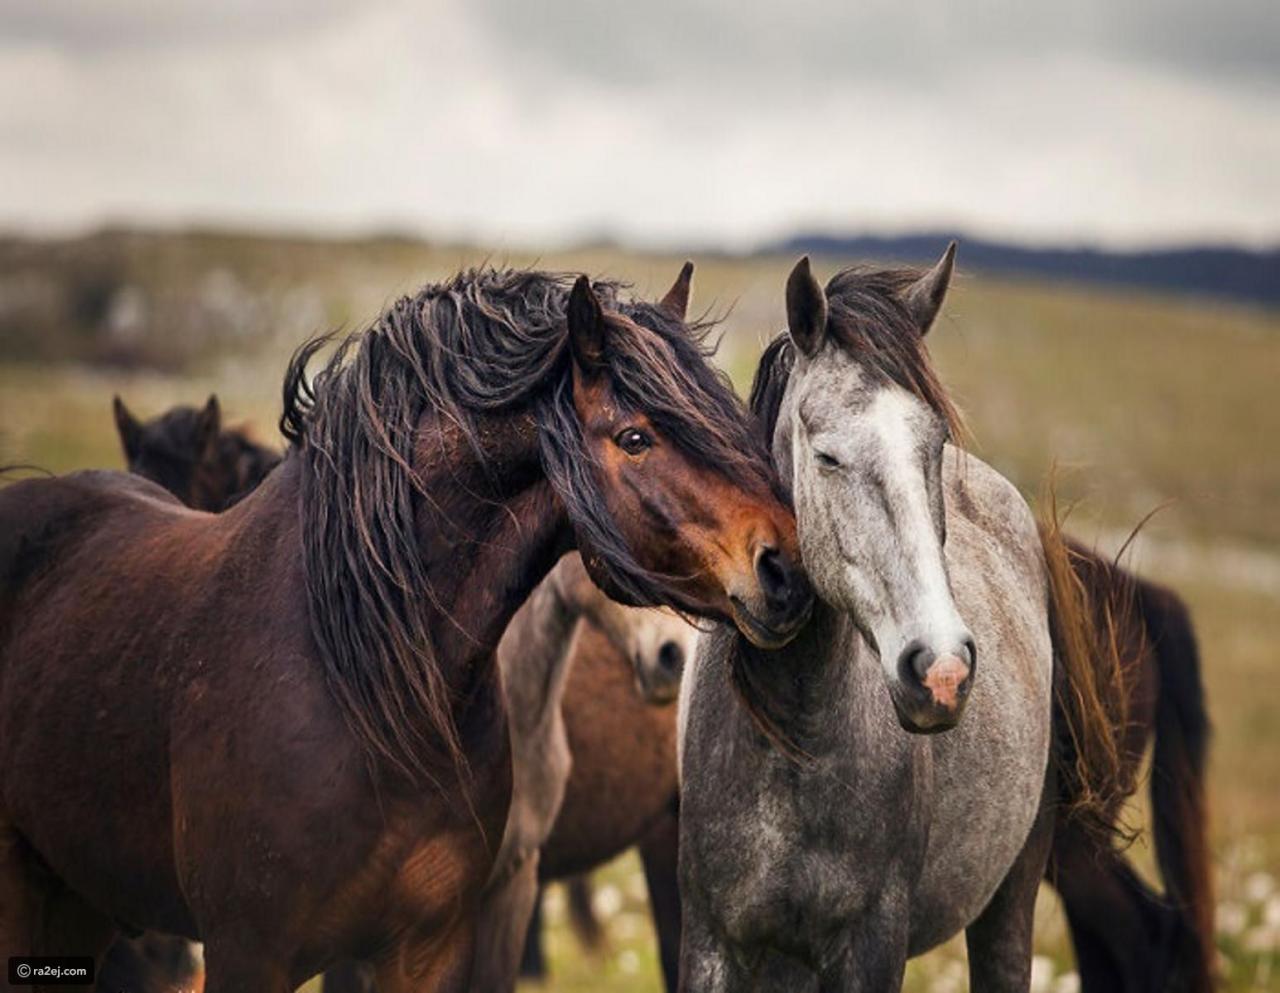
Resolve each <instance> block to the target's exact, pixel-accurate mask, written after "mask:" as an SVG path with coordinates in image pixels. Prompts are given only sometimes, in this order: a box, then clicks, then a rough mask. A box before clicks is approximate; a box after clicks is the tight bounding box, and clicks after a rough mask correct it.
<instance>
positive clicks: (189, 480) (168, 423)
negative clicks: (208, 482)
mask: <svg viewBox="0 0 1280 993" xmlns="http://www.w3.org/2000/svg"><path fill="white" fill-rule="evenodd" d="M112 408H113V409H114V411H115V418H116V430H117V431H118V432H119V433H120V443H121V445H122V446H123V447H124V457H125V463H126V464H127V466H128V468H129V471H130V472H132V473H135V474H137V475H139V476H142V477H144V478H146V479H149V480H151V481H152V482H153V483H159V484H160V485H161V486H163V487H164V488H165V489H166V490H168V491H169V492H170V493H172V494H173V495H174V496H176V497H177V498H178V499H179V500H181V501H182V502H183V503H185V504H187V505H188V506H200V500H199V497H200V494H199V493H197V492H196V490H197V488H198V486H197V480H198V477H199V475H200V473H199V471H198V470H199V467H200V466H201V464H202V463H203V462H205V461H207V460H208V459H209V458H210V457H211V456H212V454H213V451H214V447H215V446H216V445H217V441H218V433H219V431H220V430H221V428H222V413H221V410H220V409H219V407H218V398H217V397H216V396H212V395H211V396H210V397H209V400H208V402H206V403H205V405H204V406H203V407H201V408H200V409H199V410H197V409H196V408H195V407H185V406H182V407H174V408H172V409H171V410H168V411H166V412H165V413H164V414H162V415H160V416H159V417H156V418H152V419H151V420H149V421H139V420H138V419H137V418H136V417H134V416H133V414H132V413H131V412H130V411H129V408H128V407H126V406H125V404H124V401H123V400H121V399H120V398H119V397H118V396H117V397H115V398H113V400H112ZM200 509H209V510H212V509H221V508H214V507H207V508H206V507H202V506H201V507H200Z"/></svg>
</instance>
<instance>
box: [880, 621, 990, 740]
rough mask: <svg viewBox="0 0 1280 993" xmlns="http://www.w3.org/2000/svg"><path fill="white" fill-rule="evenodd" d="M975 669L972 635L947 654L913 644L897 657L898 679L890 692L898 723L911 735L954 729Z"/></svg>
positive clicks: (966, 636) (946, 652)
mask: <svg viewBox="0 0 1280 993" xmlns="http://www.w3.org/2000/svg"><path fill="white" fill-rule="evenodd" d="M976 667H977V650H976V648H975V646H974V643H973V638H972V637H971V636H969V635H965V636H964V637H963V638H962V639H961V640H960V644H959V645H958V646H957V647H955V648H954V649H952V650H950V651H945V652H936V651H934V650H933V649H932V648H930V647H929V646H928V645H926V644H925V643H924V642H921V641H913V642H912V643H911V644H909V645H908V646H907V647H906V648H905V649H903V651H902V654H901V655H900V656H899V657H898V679H897V682H896V685H894V686H893V688H892V693H891V695H892V697H893V705H894V709H895V710H896V711H897V714H898V723H900V724H901V725H902V727H903V728H904V729H905V730H907V731H909V732H911V733H912V734H937V733H939V732H941V731H949V730H950V729H951V728H953V727H955V726H956V725H957V724H959V723H960V718H961V716H962V715H963V714H964V705H965V702H966V701H967V700H968V699H969V691H970V690H971V689H972V688H973V676H974V670H975V669H976Z"/></svg>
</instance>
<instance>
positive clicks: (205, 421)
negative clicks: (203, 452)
mask: <svg viewBox="0 0 1280 993" xmlns="http://www.w3.org/2000/svg"><path fill="white" fill-rule="evenodd" d="M221 430H222V408H221V407H220V406H219V405H218V394H216V393H210V394H209V399H208V401H206V403H205V405H204V409H202V410H201V411H200V418H199V420H198V421H197V422H196V433H197V436H198V437H199V439H200V444H201V446H202V447H208V446H209V445H210V444H212V443H213V439H215V438H216V437H218V432H219V431H221Z"/></svg>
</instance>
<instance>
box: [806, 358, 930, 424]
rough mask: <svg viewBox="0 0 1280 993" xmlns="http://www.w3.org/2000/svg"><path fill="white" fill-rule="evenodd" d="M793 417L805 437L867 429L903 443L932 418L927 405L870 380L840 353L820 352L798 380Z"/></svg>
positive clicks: (879, 380)
mask: <svg viewBox="0 0 1280 993" xmlns="http://www.w3.org/2000/svg"><path fill="white" fill-rule="evenodd" d="M797 413H798V414H799V416H800V420H801V421H802V422H803V423H804V425H805V427H806V428H807V429H808V430H809V431H810V432H811V433H820V432H824V431H831V432H836V431H841V430H845V431H847V430H852V429H855V428H856V429H859V430H864V429H867V428H870V429H872V431H873V432H874V433H875V434H878V435H882V436H884V437H886V438H897V439H901V440H902V442H903V443H904V444H907V443H909V441H910V439H911V438H914V437H915V436H916V435H918V434H919V433H921V432H923V431H926V430H927V429H928V427H929V423H930V421H931V420H932V419H933V417H934V415H933V413H932V411H930V410H929V408H928V405H927V404H926V403H925V402H924V401H923V400H921V399H920V398H919V397H917V396H915V395H914V394H913V393H911V391H909V390H907V389H905V388H904V387H902V386H899V385H898V384H897V383H895V382H893V381H892V380H887V379H882V378H878V377H873V376H872V375H871V374H870V373H868V372H867V371H866V370H865V369H864V368H863V367H862V366H861V365H860V364H859V363H858V362H857V360H856V359H854V358H852V357H850V356H849V355H847V354H846V353H845V352H844V351H843V350H840V349H830V348H829V349H826V350H825V351H824V352H822V353H821V354H820V355H819V356H818V357H817V358H816V359H814V360H813V361H812V364H811V367H810V369H809V370H807V372H806V375H805V378H804V386H803V388H802V390H801V394H800V396H799V402H798V406H797Z"/></svg>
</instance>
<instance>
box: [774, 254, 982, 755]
mask: <svg viewBox="0 0 1280 993" xmlns="http://www.w3.org/2000/svg"><path fill="white" fill-rule="evenodd" d="M954 254H955V246H954V244H953V245H951V246H950V247H949V248H948V249H947V251H946V252H945V254H944V255H943V257H942V259H941V260H940V261H939V262H938V264H937V265H936V266H934V267H933V268H932V269H931V270H929V271H927V272H923V273H922V272H918V271H914V270H905V269H894V270H886V269H872V268H853V269H847V270H845V271H843V272H841V273H839V274H837V275H836V276H835V277H834V278H833V279H832V280H831V281H830V282H829V283H828V284H827V288H826V290H825V291H824V290H823V288H822V287H821V286H820V285H819V284H818V282H817V280H816V279H815V278H814V277H813V274H812V272H811V271H810V268H809V260H808V259H807V258H805V259H801V260H800V262H799V263H798V264H797V265H796V267H795V269H794V270H793V271H792V273H791V276H790V278H789V279H788V281H787V294H786V296H787V323H788V334H789V340H788V339H783V340H782V341H781V342H775V344H774V346H772V347H771V349H770V352H769V353H767V355H766V364H777V363H790V368H789V370H788V374H787V376H786V382H785V385H780V384H778V383H775V384H774V385H773V386H772V388H771V387H770V385H769V384H768V382H767V381H768V379H769V375H768V374H766V373H765V372H764V368H765V366H764V365H762V374H761V377H759V378H758V379H757V384H756V389H755V391H754V393H753V405H755V406H757V407H761V406H763V407H768V406H770V405H772V407H773V410H772V412H771V414H772V419H773V429H772V437H773V444H774V450H775V454H776V456H777V459H778V462H779V466H780V469H781V471H782V473H783V475H784V478H786V479H788V480H789V482H790V485H791V489H792V495H793V498H794V500H795V507H796V516H797V520H798V522H799V528H800V540H801V545H802V548H803V551H804V558H805V562H806V564H807V567H808V570H809V574H810V576H811V577H812V580H813V583H814V586H815V588H816V589H817V591H818V593H819V595H820V596H821V597H822V598H823V599H824V600H826V601H827V602H828V603H830V604H832V605H833V606H835V607H838V608H840V609H842V610H844V611H846V612H847V613H848V614H849V615H851V617H852V618H853V620H854V622H855V623H856V624H857V626H858V628H859V629H860V630H861V632H862V633H863V635H864V637H865V638H866V639H867V641H868V642H869V643H870V645H871V646H872V647H873V648H874V649H875V650H876V651H877V652H878V653H879V656H880V661H881V664H882V666H883V668H884V674H885V678H886V679H887V680H888V684H889V691H890V694H891V696H892V698H893V703H894V707H895V709H896V711H897V714H898V719H899V721H900V723H901V724H902V725H903V727H905V728H906V729H907V730H908V731H913V732H934V731H942V730H946V729H947V728H950V727H953V726H954V725H955V724H956V722H957V721H959V719H960V715H961V713H962V711H963V709H964V703H965V700H966V698H967V696H968V694H969V690H970V688H971V686H972V680H973V673H974V667H975V664H976V661H977V654H976V646H975V645H974V641H973V637H972V635H970V633H969V630H968V628H967V627H966V625H965V624H964V622H963V621H962V620H961V618H960V616H959V614H958V612H957V610H956V605H955V602H954V600H953V599H952V594H951V585H950V579H949V577H948V574H947V564H946V559H945V556H944V554H943V546H944V543H945V542H946V537H947V533H946V518H945V513H944V507H943V487H942V459H943V452H944V448H945V445H946V443H947V441H948V439H949V438H950V437H951V434H952V430H953V428H954V427H956V426H957V423H958V422H957V417H956V415H955V412H954V409H953V408H952V406H951V404H950V403H949V401H948V399H947V397H946V394H945V392H944V391H943V388H942V386H941V384H940V383H939V382H938V380H937V378H936V376H935V375H934V373H933V370H932V368H931V367H930V365H929V360H928V356H927V354H926V351H925V347H924V336H925V334H926V333H927V332H928V331H929V328H930V327H931V326H932V324H933V322H934V319H935V317H936V316H937V314H938V311H939V309H940V308H941V306H942V301H943V298H944V297H945V295H946V292H947V286H948V284H949V282H950V279H951V272H952V265H953V259H954ZM775 372H776V370H775ZM770 392H772V393H773V396H772V398H771V400H770V398H768V397H767V396H766V394H769V393H770ZM766 419H767V420H768V419H770V417H769V412H767V411H766Z"/></svg>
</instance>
